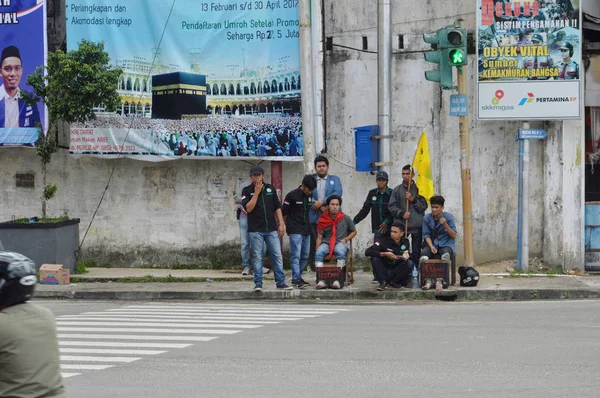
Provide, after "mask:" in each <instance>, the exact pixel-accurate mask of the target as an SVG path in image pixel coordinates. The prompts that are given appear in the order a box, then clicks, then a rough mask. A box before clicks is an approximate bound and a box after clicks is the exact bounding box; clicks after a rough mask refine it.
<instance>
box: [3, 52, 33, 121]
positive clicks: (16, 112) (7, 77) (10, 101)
mask: <svg viewBox="0 0 600 398" xmlns="http://www.w3.org/2000/svg"><path fill="white" fill-rule="evenodd" d="M1 73H2V83H3V89H4V92H5V94H4V97H3V98H1V99H0V128H2V127H4V128H10V127H36V123H39V122H40V114H39V112H38V109H37V106H35V105H33V106H32V105H29V104H26V103H25V102H23V101H22V100H21V93H20V89H19V84H20V83H21V78H22V77H23V67H22V65H21V54H20V52H19V49H18V48H17V47H15V46H8V47H6V48H4V49H3V50H2V57H1Z"/></svg>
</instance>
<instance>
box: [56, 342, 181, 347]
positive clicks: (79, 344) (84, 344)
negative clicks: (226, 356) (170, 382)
mask: <svg viewBox="0 0 600 398" xmlns="http://www.w3.org/2000/svg"><path fill="white" fill-rule="evenodd" d="M58 345H59V346H64V347H100V346H102V347H131V348H137V347H139V348H185V347H189V346H191V344H175V343H120V342H115V341H59V342H58Z"/></svg>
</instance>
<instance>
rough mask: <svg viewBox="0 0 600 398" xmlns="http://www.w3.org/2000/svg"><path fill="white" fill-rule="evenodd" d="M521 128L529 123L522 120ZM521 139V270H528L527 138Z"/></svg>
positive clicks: (525, 127)
mask: <svg viewBox="0 0 600 398" xmlns="http://www.w3.org/2000/svg"><path fill="white" fill-rule="evenodd" d="M523 129H526V130H528V129H529V123H527V122H523ZM521 141H523V150H522V152H521V154H520V156H522V157H523V162H522V163H523V177H522V181H523V182H522V184H523V188H522V192H523V207H522V209H521V211H522V215H521V270H522V271H527V270H529V140H521Z"/></svg>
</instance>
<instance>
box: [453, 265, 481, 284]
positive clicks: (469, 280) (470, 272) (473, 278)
mask: <svg viewBox="0 0 600 398" xmlns="http://www.w3.org/2000/svg"><path fill="white" fill-rule="evenodd" d="M458 274H459V275H460V285H461V286H477V283H479V272H477V270H476V269H475V268H473V267H459V268H458Z"/></svg>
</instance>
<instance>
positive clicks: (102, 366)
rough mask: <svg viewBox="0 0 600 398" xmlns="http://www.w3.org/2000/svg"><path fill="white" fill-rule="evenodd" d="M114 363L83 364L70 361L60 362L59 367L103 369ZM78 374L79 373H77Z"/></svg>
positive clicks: (67, 368)
mask: <svg viewBox="0 0 600 398" xmlns="http://www.w3.org/2000/svg"><path fill="white" fill-rule="evenodd" d="M114 367H115V365H84V364H79V363H75V364H71V363H61V364H60V368H61V369H64V370H104V369H108V368H114ZM77 374H79V373H77Z"/></svg>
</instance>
